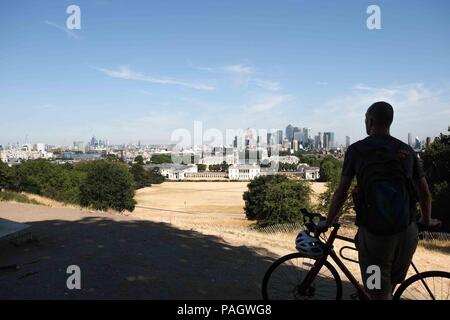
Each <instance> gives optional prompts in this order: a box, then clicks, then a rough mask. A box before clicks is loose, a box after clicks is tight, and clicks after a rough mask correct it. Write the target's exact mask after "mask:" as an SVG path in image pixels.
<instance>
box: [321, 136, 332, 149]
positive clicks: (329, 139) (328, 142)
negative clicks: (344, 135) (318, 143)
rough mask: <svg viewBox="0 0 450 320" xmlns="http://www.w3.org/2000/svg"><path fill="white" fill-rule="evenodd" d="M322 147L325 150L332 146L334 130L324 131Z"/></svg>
mask: <svg viewBox="0 0 450 320" xmlns="http://www.w3.org/2000/svg"><path fill="white" fill-rule="evenodd" d="M323 147H324V149H327V150H328V149H331V148H333V147H334V132H324V134H323Z"/></svg>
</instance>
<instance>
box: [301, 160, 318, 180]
mask: <svg viewBox="0 0 450 320" xmlns="http://www.w3.org/2000/svg"><path fill="white" fill-rule="evenodd" d="M297 171H298V172H300V173H301V174H302V177H303V179H305V180H317V179H319V178H320V174H319V172H320V168H319V167H310V166H309V165H308V164H307V163H300V164H299V165H298V166H297Z"/></svg>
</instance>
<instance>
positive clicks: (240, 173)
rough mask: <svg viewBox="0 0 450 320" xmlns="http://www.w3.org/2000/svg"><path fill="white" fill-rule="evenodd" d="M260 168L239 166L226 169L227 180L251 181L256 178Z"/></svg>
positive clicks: (246, 165) (256, 166) (245, 165)
mask: <svg viewBox="0 0 450 320" xmlns="http://www.w3.org/2000/svg"><path fill="white" fill-rule="evenodd" d="M260 173H261V168H260V166H258V165H248V164H239V165H232V166H230V167H229V168H228V178H229V179H230V180H252V179H254V178H256V177H258V176H259V175H260Z"/></svg>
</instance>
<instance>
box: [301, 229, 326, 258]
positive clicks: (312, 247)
mask: <svg viewBox="0 0 450 320" xmlns="http://www.w3.org/2000/svg"><path fill="white" fill-rule="evenodd" d="M295 248H296V249H297V250H298V251H299V252H301V253H303V254H304V255H305V256H306V257H310V258H318V257H320V256H322V255H323V248H322V244H321V243H320V241H319V240H318V239H317V238H314V237H311V236H310V235H309V234H308V232H306V231H305V230H302V231H300V233H299V234H298V235H297V238H296V239H295Z"/></svg>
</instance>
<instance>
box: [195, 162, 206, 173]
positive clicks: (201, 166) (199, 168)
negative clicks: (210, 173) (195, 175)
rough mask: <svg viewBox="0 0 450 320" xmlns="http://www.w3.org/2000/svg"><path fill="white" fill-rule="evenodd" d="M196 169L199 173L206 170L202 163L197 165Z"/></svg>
mask: <svg viewBox="0 0 450 320" xmlns="http://www.w3.org/2000/svg"><path fill="white" fill-rule="evenodd" d="M197 169H198V171H200V172H203V171H205V170H206V164H202V163H199V164H197Z"/></svg>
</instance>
